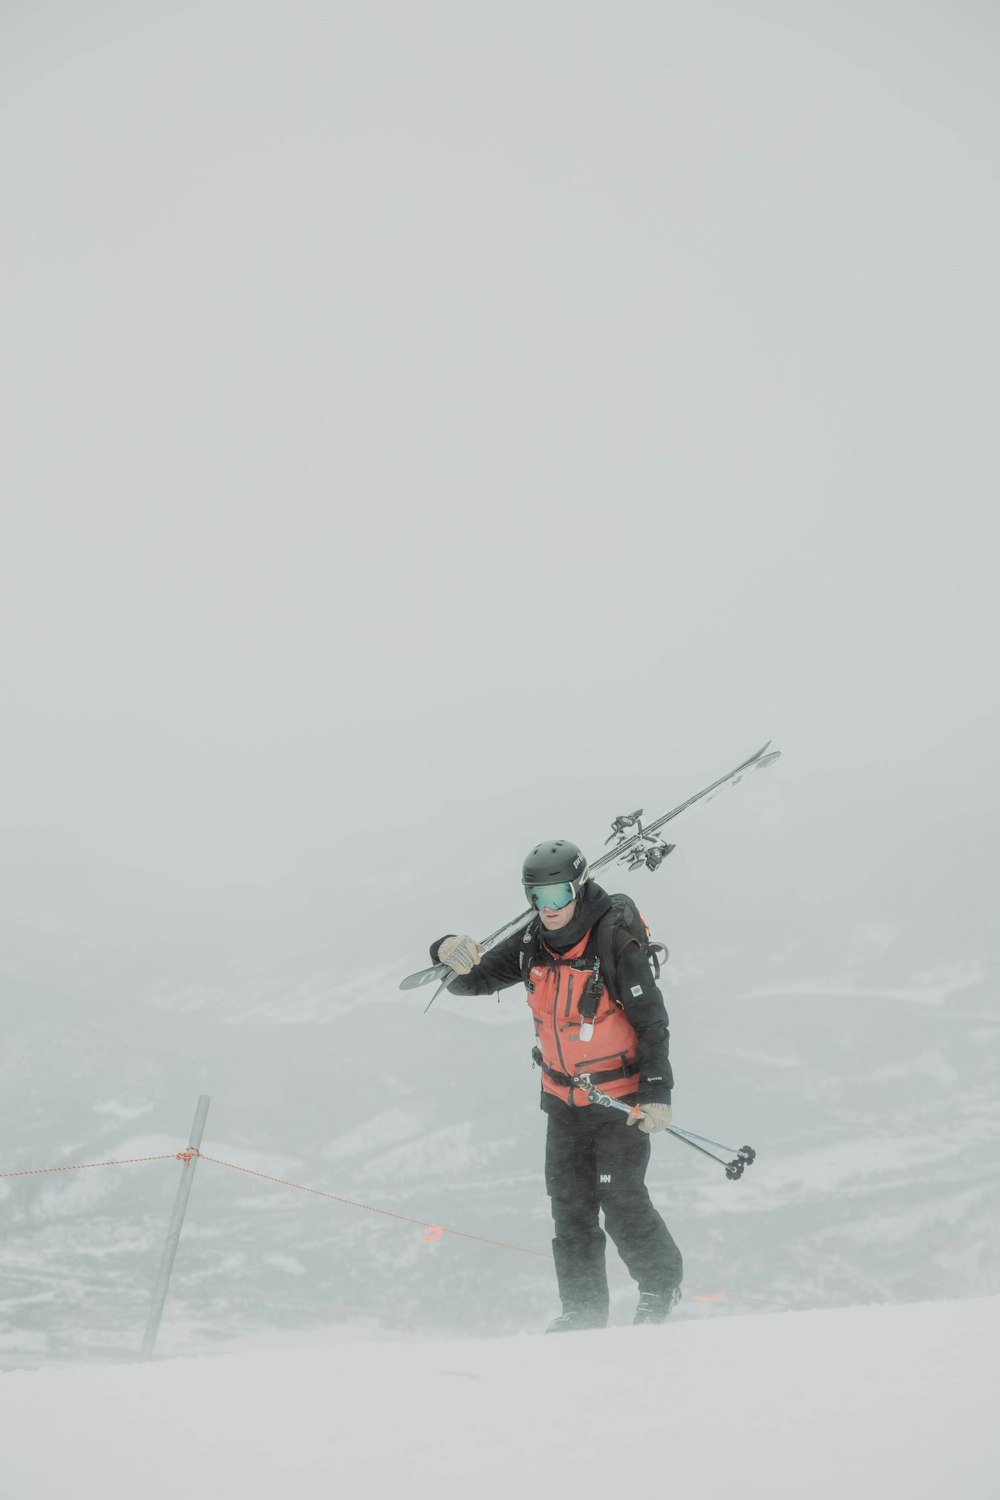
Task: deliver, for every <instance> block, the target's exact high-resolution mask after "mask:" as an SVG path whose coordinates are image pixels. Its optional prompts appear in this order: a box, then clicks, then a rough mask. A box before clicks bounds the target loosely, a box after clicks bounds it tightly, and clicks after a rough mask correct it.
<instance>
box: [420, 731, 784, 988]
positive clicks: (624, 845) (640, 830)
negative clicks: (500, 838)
mask: <svg viewBox="0 0 1000 1500" xmlns="http://www.w3.org/2000/svg"><path fill="white" fill-rule="evenodd" d="M770 746H771V741H770V740H768V742H767V744H766V745H762V746H761V747H760V749H759V750H758V751H757V752H756V754H754V755H751V756H750V758H749V760H745V761H743V763H742V765H738V766H736V767H735V768H734V769H733V770H732V771H728V772H727V773H726V775H725V776H720V777H719V779H718V781H713V782H712V784H711V785H710V786H706V787H704V788H703V789H702V790H701V791H700V792H695V794H694V796H693V797H688V798H687V799H686V800H685V801H684V802H681V803H679V804H678V806H677V807H673V808H671V809H670V811H669V812H667V813H664V814H663V816H662V817H660V818H657V819H656V821H655V822H653V823H649V824H647V825H646V827H645V828H644V827H643V825H642V808H639V809H638V810H637V811H636V812H632V813H624V814H623V815H622V816H620V817H617V818H615V819H614V821H613V822H612V825H611V833H610V835H609V837H608V839H607V840H606V842H608V843H610V842H611V839H617V843H616V844H615V847H614V848H613V849H609V850H608V852H607V853H606V854H602V855H601V856H600V858H599V859H596V860H594V861H593V863H592V864H591V866H590V873H591V875H595V874H596V873H597V871H598V870H601V869H603V868H604V867H605V866H606V865H611V864H621V865H624V866H625V867H626V868H627V869H629V870H638V869H641V868H642V867H643V866H645V867H646V868H647V869H648V870H652V871H655V870H658V869H659V867H660V865H662V863H663V861H664V860H665V859H666V857H667V855H668V854H669V853H670V851H671V849H673V848H674V845H673V844H667V843H665V842H664V841H663V840H662V839H661V838H660V837H659V836H658V835H659V830H660V829H661V828H663V827H665V826H666V824H667V823H672V822H673V820H674V819H675V818H679V817H680V816H681V814H682V813H686V812H689V811H690V810H691V809H692V808H694V807H698V806H702V805H703V804H704V803H706V802H708V801H710V800H711V798H712V797H715V796H717V795H718V793H719V792H722V791H724V790H725V789H726V787H730V786H737V785H738V784H739V783H740V782H741V781H742V780H743V777H744V776H745V775H746V774H747V773H748V772H750V771H761V770H763V769H764V767H765V766H770V765H773V764H774V762H775V761H776V760H777V759H778V757H779V756H780V754H781V751H780V750H772V749H771V748H770ZM632 828H634V829H635V830H636V832H635V833H630V832H629V830H630V829H632ZM534 915H535V912H534V910H528V911H525V912H522V913H521V915H520V916H519V917H515V918H514V919H513V920H512V921H510V922H506V923H505V924H504V925H503V926H502V927H498V928H497V930H496V932H491V933H490V934H489V936H488V937H485V938H483V940H482V945H481V946H482V947H483V948H484V949H490V948H495V947H496V945H497V944H498V943H501V942H503V940H504V938H507V937H510V936H511V935H512V934H513V933H515V932H520V931H521V929H522V928H524V927H527V925H528V923H529V922H530V921H531V919H532V917H533V916H534ZM454 978H455V973H454V970H453V969H451V968H449V967H448V965H447V964H435V965H433V966H432V967H431V968H429V969H420V970H419V971H418V972H417V973H416V974H409V975H407V977H406V978H405V979H404V980H402V981H401V983H400V986H399V988H400V989H401V990H415V989H419V988H420V987H421V986H422V985H425V984H432V983H434V982H435V981H437V983H438V988H437V989H436V990H435V991H434V994H433V995H432V996H431V998H430V1000H429V1001H428V1002H427V1005H426V1006H425V1007H424V1010H425V1013H426V1012H427V1011H428V1010H430V1008H431V1006H432V1005H433V1004H434V1001H435V1000H436V999H437V997H438V995H439V994H440V993H441V991H442V990H443V989H447V988H448V986H449V985H450V984H451V982H452V980H453V979H454Z"/></svg>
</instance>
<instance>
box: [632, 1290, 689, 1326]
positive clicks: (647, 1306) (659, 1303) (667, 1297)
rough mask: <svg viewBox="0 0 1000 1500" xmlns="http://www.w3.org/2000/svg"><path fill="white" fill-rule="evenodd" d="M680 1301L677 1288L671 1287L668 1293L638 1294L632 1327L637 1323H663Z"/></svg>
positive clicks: (679, 1293)
mask: <svg viewBox="0 0 1000 1500" xmlns="http://www.w3.org/2000/svg"><path fill="white" fill-rule="evenodd" d="M680 1300H681V1289H680V1287H679V1286H675V1287H672V1288H671V1290H670V1291H669V1292H640V1293H639V1306H638V1307H637V1308H636V1310H635V1317H634V1318H633V1319H632V1324H633V1327H634V1326H635V1325H636V1324H637V1323H665V1322H666V1321H667V1319H668V1318H669V1317H670V1314H671V1313H672V1312H673V1310H674V1308H675V1307H676V1306H677V1304H678V1302H679V1301H680Z"/></svg>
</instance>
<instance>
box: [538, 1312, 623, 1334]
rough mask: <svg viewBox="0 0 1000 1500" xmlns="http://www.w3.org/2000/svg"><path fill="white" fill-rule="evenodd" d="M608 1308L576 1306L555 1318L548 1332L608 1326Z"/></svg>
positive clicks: (575, 1330) (580, 1330)
mask: <svg viewBox="0 0 1000 1500" xmlns="http://www.w3.org/2000/svg"><path fill="white" fill-rule="evenodd" d="M607 1326H608V1313H607V1308H604V1309H601V1308H597V1307H574V1308H571V1309H569V1310H568V1311H566V1312H561V1313H560V1314H559V1316H558V1318H553V1319H552V1322H551V1323H550V1324H549V1326H548V1328H546V1330H545V1332H546V1333H582V1332H583V1330H584V1329H585V1328H606V1327H607Z"/></svg>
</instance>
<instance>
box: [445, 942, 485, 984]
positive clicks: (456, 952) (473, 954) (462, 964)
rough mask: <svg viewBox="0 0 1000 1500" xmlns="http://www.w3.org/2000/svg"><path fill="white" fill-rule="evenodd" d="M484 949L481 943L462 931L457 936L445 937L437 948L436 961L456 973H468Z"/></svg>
mask: <svg viewBox="0 0 1000 1500" xmlns="http://www.w3.org/2000/svg"><path fill="white" fill-rule="evenodd" d="M485 951H486V950H485V949H484V948H483V945H482V944H481V943H477V942H476V940H475V938H472V937H469V935H468V933H465V932H463V933H460V934H459V936H458V937H449V938H445V940H444V942H443V943H442V944H441V946H440V948H439V949H438V963H441V964H447V965H448V967H449V968H450V969H454V970H455V973H456V974H470V973H471V972H472V970H473V969H474V968H475V967H476V965H477V964H478V963H479V961H480V959H481V958H482V956H483V954H484V952H485Z"/></svg>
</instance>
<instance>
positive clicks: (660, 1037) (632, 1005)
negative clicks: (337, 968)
mask: <svg viewBox="0 0 1000 1500" xmlns="http://www.w3.org/2000/svg"><path fill="white" fill-rule="evenodd" d="M521 878H522V882H523V884H524V889H525V893H526V895H527V897H528V900H529V902H530V903H531V905H532V907H534V909H535V912H536V913H537V915H536V916H535V917H533V918H532V920H531V922H530V923H529V925H528V927H527V928H526V929H525V931H524V932H523V933H522V932H515V933H513V934H512V935H511V936H510V937H508V938H506V939H504V940H503V941H502V942H500V943H498V945H497V946H496V947H495V948H493V949H491V950H490V951H489V952H485V951H484V950H483V948H482V947H481V946H480V944H479V943H477V942H476V941H475V939H474V938H471V937H469V936H468V935H465V934H463V935H460V936H449V937H446V938H441V939H439V940H438V942H436V943H434V944H433V946H432V947H431V961H432V963H434V964H437V963H444V964H447V965H448V966H449V967H450V968H451V969H453V970H454V972H455V974H456V975H457V978H455V979H454V980H453V981H452V982H451V984H450V986H449V988H450V989H451V992H452V993H453V994H457V995H488V994H493V993H494V992H495V991H498V990H501V989H506V988H508V987H509V986H510V985H514V984H524V985H525V987H526V990H527V1001H528V1005H529V1006H530V1007H531V1011H532V1015H533V1018H534V1023H535V1034H536V1042H537V1045H536V1048H535V1050H534V1052H533V1054H532V1055H533V1057H534V1059H535V1061H536V1062H537V1063H538V1065H539V1067H540V1068H541V1072H542V1097H541V1107H542V1110H543V1111H544V1113H545V1114H546V1115H547V1116H548V1120H547V1134H546V1142H545V1186H546V1190H547V1192H548V1194H549V1197H550V1199H551V1202H552V1218H553V1221H554V1226H555V1238H554V1239H553V1241H552V1251H553V1255H554V1258H555V1264H556V1278H557V1281H558V1286H559V1296H560V1300H561V1302H562V1309H563V1310H562V1314H561V1315H560V1316H559V1317H557V1318H556V1319H555V1320H554V1321H553V1322H552V1323H551V1324H550V1325H549V1327H548V1329H547V1330H546V1331H547V1332H548V1333H563V1332H571V1331H573V1330H576V1329H583V1328H603V1327H604V1326H605V1325H606V1324H607V1320H608V1279H607V1271H606V1268H605V1263H604V1247H605V1236H604V1231H603V1230H602V1229H601V1227H600V1221H599V1217H598V1215H599V1213H600V1212H601V1211H603V1213H604V1225H605V1229H606V1230H607V1232H608V1234H610V1236H611V1238H612V1240H613V1241H614V1243H615V1245H616V1246H617V1248H618V1252H619V1254H620V1255H621V1257H622V1260H623V1261H624V1262H625V1264H626V1266H627V1267H628V1270H629V1273H630V1275H631V1276H632V1278H633V1280H634V1281H635V1282H636V1283H637V1284H638V1287H639V1303H638V1307H637V1309H636V1313H635V1318H634V1322H636V1323H662V1322H663V1321H664V1320H665V1319H666V1318H667V1317H668V1316H669V1314H670V1311H671V1308H672V1307H673V1306H674V1303H675V1302H676V1301H677V1299H678V1298H679V1296H680V1282H681V1275H682V1262H681V1254H680V1251H679V1250H678V1248H677V1246H676V1244H675V1243H674V1241H673V1238H672V1237H671V1235H670V1232H669V1230H668V1229H667V1226H666V1225H665V1224H664V1222H663V1220H662V1218H661V1217H660V1215H659V1214H658V1213H657V1211H656V1209H655V1208H654V1207H653V1204H652V1202H651V1200H650V1197H649V1192H648V1190H647V1188H646V1185H645V1176H646V1167H647V1165H648V1163H649V1155H650V1142H649V1137H650V1135H651V1134H654V1133H655V1132H656V1131H659V1130H665V1129H666V1127H667V1126H668V1125H669V1124H670V1119H671V1108H670V1091H671V1087H672V1084H673V1076H672V1074H671V1069H670V1061H669V1037H670V1034H669V1030H668V1022H667V1012H666V1009H665V1007H664V1004H663V996H662V995H661V993H660V990H659V988H658V986H657V984H656V982H655V980H654V978H653V973H652V970H651V968H650V964H649V960H648V958H647V956H646V953H645V951H644V946H643V944H642V943H641V942H640V939H639V937H638V936H637V935H636V931H635V926H634V925H633V924H630V923H629V922H628V921H627V920H625V919H624V918H623V913H622V904H621V898H614V900H613V899H612V897H611V896H609V895H608V894H607V892H606V891H604V890H602V889H601V887H600V886H599V885H597V884H596V882H594V881H593V880H591V879H590V872H589V869H588V866H587V862H586V860H585V859H584V857H583V855H582V854H581V852H580V850H579V849H578V848H577V846H576V845H575V844H572V843H570V842H569V841H568V840H565V839H558V840H556V841H554V842H549V843H544V844H538V845H537V846H536V847H535V848H534V849H532V851H531V853H530V854H529V855H528V856H527V858H526V859H525V861H524V868H523V871H522V877H521ZM633 911H634V908H633ZM581 1074H587V1075H589V1078H590V1081H591V1082H592V1084H594V1085H596V1086H597V1087H598V1088H599V1089H600V1091H601V1092H602V1093H605V1094H609V1095H611V1096H612V1097H613V1098H616V1099H619V1100H621V1101H622V1102H623V1103H627V1104H631V1105H633V1108H632V1110H631V1111H630V1112H629V1113H628V1114H625V1113H623V1112H621V1111H619V1110H617V1109H613V1108H612V1109H608V1108H602V1107H600V1106H599V1105H594V1104H592V1103H591V1101H590V1099H589V1097H588V1096H587V1094H586V1092H584V1091H583V1090H581V1088H580V1087H579V1086H578V1085H575V1084H574V1081H573V1080H574V1078H575V1077H578V1076H579V1075H581ZM634 1126H638V1129H633V1128H630V1127H634Z"/></svg>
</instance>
